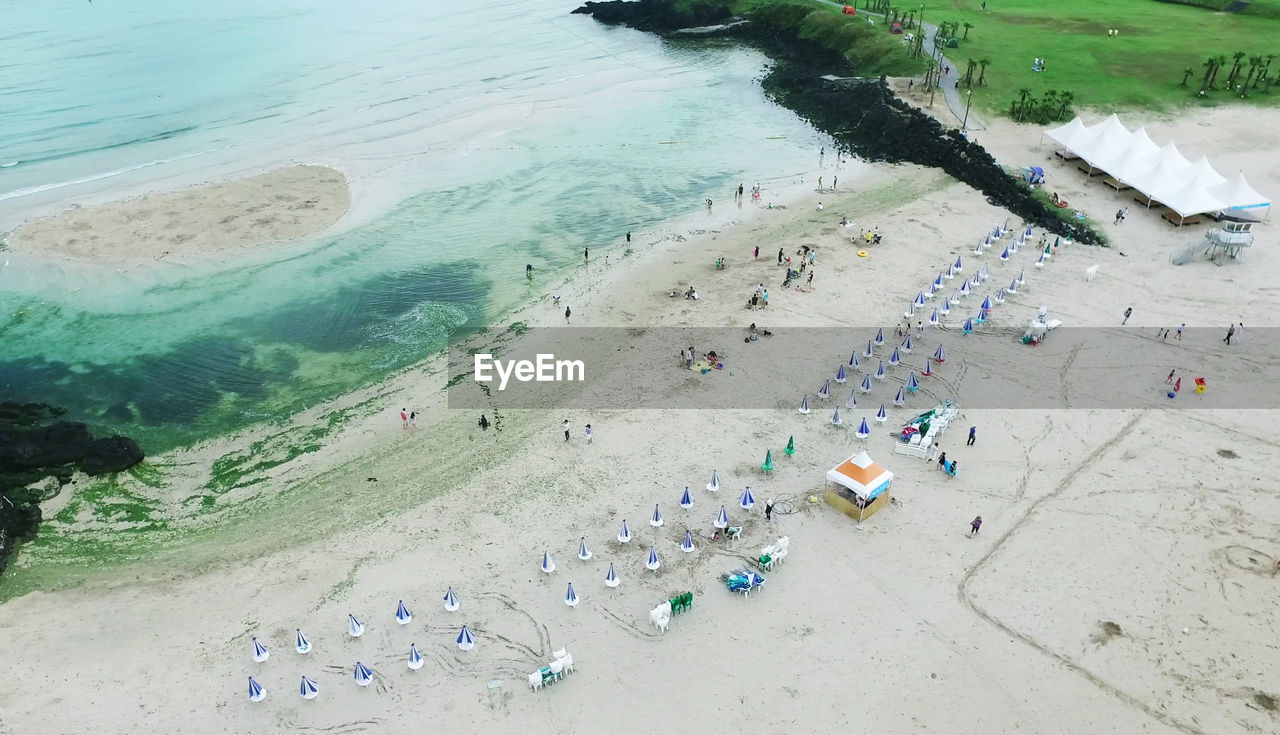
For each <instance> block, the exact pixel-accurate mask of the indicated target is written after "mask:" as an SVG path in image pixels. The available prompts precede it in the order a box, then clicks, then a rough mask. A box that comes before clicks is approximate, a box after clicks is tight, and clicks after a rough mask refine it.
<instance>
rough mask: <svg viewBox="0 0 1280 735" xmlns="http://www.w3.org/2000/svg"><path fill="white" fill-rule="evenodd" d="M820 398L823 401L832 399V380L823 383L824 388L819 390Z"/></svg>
mask: <svg viewBox="0 0 1280 735" xmlns="http://www.w3.org/2000/svg"><path fill="white" fill-rule="evenodd" d="M818 397H819V398H823V399H826V398H830V397H831V381H830V380H826V381H823V383H822V387H821V388H819V389H818Z"/></svg>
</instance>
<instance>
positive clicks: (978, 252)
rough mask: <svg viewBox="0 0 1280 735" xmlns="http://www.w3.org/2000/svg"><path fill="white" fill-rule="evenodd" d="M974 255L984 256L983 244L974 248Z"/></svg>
mask: <svg viewBox="0 0 1280 735" xmlns="http://www.w3.org/2000/svg"><path fill="white" fill-rule="evenodd" d="M973 254H974V255H982V243H978V244H977V245H974V246H973Z"/></svg>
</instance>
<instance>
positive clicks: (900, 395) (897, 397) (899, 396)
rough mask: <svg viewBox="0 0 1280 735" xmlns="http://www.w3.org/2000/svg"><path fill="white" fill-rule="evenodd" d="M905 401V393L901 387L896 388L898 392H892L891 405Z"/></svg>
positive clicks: (897, 404) (898, 404)
mask: <svg viewBox="0 0 1280 735" xmlns="http://www.w3.org/2000/svg"><path fill="white" fill-rule="evenodd" d="M906 402H907V394H906V392H905V391H903V390H902V388H898V392H897V393H894V394H893V405H895V406H901V405H902V404H904V403H906Z"/></svg>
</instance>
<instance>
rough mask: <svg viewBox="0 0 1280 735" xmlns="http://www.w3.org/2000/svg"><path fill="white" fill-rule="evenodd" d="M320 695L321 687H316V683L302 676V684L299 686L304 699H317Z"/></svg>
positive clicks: (299, 692)
mask: <svg viewBox="0 0 1280 735" xmlns="http://www.w3.org/2000/svg"><path fill="white" fill-rule="evenodd" d="M319 693H320V687H318V686H316V683H315V682H314V681H312V680H310V679H308V678H307V676H306V675H305V674H304V675H303V676H302V683H301V684H299V685H298V694H300V695H302V698H303V699H315V698H316V695H317V694H319Z"/></svg>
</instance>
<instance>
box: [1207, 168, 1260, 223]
mask: <svg viewBox="0 0 1280 735" xmlns="http://www.w3.org/2000/svg"><path fill="white" fill-rule="evenodd" d="M1209 193H1210V194H1212V195H1214V196H1215V197H1217V198H1218V199H1220V200H1221V201H1222V202H1223V203H1224V204H1226V205H1227V209H1236V210H1241V209H1263V208H1266V209H1267V212H1268V213H1270V211H1271V200H1270V199H1268V198H1266V197H1264V196H1263V195H1261V194H1259V193H1258V192H1256V191H1254V189H1253V187H1252V186H1249V182H1247V181H1245V180H1244V172H1243V171H1241V172H1240V173H1239V174H1236V177H1235V178H1234V179H1231V180H1228V181H1224V182H1222V183H1221V184H1219V185H1217V186H1214V187H1211V188H1210V189H1209Z"/></svg>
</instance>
